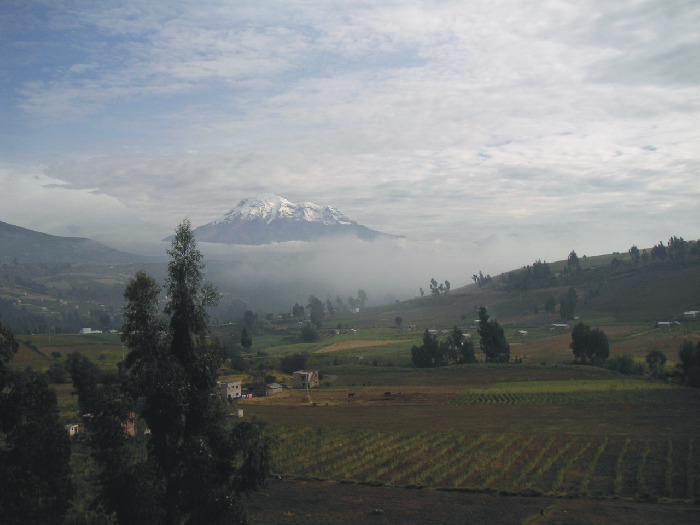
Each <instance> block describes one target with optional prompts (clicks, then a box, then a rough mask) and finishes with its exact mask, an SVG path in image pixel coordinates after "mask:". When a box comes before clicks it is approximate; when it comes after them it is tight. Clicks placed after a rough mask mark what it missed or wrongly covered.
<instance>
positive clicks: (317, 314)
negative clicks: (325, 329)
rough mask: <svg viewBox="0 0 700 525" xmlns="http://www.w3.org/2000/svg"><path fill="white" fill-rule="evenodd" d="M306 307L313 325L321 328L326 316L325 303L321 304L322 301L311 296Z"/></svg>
mask: <svg viewBox="0 0 700 525" xmlns="http://www.w3.org/2000/svg"><path fill="white" fill-rule="evenodd" d="M306 307H307V308H308V309H309V316H310V318H311V324H312V325H314V326H315V327H316V328H321V326H323V314H324V309H323V303H322V302H321V300H320V299H319V298H318V297H316V296H314V295H310V296H309V303H308V305H307V306H306Z"/></svg>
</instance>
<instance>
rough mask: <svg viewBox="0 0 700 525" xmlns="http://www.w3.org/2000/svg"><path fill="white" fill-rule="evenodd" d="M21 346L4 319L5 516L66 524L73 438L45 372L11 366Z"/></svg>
mask: <svg viewBox="0 0 700 525" xmlns="http://www.w3.org/2000/svg"><path fill="white" fill-rule="evenodd" d="M18 347H19V345H18V344H17V341H16V340H15V338H14V335H13V334H12V332H11V331H10V330H8V329H6V328H5V327H3V325H2V324H0V445H1V446H0V516H2V520H3V523H8V524H24V523H63V518H64V516H65V515H66V511H67V510H68V506H69V504H70V500H71V497H72V493H73V487H72V484H71V477H70V442H69V441H68V436H67V434H66V431H65V430H64V428H63V425H61V423H60V421H59V418H58V405H57V402H56V394H55V392H54V391H53V390H51V389H50V388H49V386H48V384H47V382H46V379H45V377H44V376H43V375H42V374H38V373H35V372H32V371H31V370H25V371H21V372H20V371H16V370H12V369H11V368H10V367H9V366H8V362H9V361H10V360H11V359H12V358H13V357H14V356H15V354H16V353H17V350H18Z"/></svg>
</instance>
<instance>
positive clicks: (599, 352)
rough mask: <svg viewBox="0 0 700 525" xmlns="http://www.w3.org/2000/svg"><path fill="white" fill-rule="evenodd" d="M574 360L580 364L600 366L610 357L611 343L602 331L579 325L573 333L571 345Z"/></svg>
mask: <svg viewBox="0 0 700 525" xmlns="http://www.w3.org/2000/svg"><path fill="white" fill-rule="evenodd" d="M569 346H570V348H571V350H573V352H574V358H575V360H576V362H578V363H582V364H585V363H590V364H592V365H599V364H601V363H603V362H604V361H605V360H606V359H607V358H608V356H609V355H610V343H609V342H608V337H607V336H606V335H605V333H604V332H603V331H602V330H599V329H598V328H594V329H593V330H591V327H590V326H588V325H586V324H583V323H578V324H577V325H576V326H574V329H573V330H572V331H571V344H570V345H569Z"/></svg>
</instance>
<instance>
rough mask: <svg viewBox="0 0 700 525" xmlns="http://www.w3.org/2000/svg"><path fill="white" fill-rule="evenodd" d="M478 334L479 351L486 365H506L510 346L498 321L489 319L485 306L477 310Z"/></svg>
mask: <svg viewBox="0 0 700 525" xmlns="http://www.w3.org/2000/svg"><path fill="white" fill-rule="evenodd" d="M478 333H479V337H480V347H481V351H482V352H484V354H486V361H487V362H488V363H507V362H508V361H509V360H510V345H509V344H508V342H507V341H506V336H505V334H504V333H503V328H501V325H500V324H498V321H496V320H492V319H489V315H488V313H487V311H486V307H485V306H482V307H481V308H479V328H478Z"/></svg>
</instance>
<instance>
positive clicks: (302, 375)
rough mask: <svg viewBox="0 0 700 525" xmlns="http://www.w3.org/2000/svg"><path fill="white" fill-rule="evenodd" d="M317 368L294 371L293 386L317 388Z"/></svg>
mask: <svg viewBox="0 0 700 525" xmlns="http://www.w3.org/2000/svg"><path fill="white" fill-rule="evenodd" d="M319 386H320V382H319V376H318V370H297V371H296V372H294V388H304V389H308V388H318V387H319Z"/></svg>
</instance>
